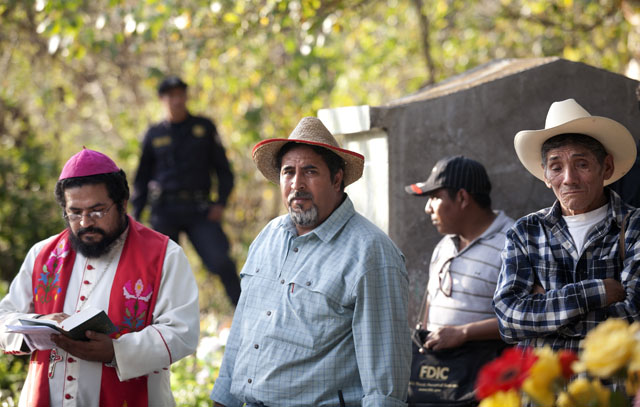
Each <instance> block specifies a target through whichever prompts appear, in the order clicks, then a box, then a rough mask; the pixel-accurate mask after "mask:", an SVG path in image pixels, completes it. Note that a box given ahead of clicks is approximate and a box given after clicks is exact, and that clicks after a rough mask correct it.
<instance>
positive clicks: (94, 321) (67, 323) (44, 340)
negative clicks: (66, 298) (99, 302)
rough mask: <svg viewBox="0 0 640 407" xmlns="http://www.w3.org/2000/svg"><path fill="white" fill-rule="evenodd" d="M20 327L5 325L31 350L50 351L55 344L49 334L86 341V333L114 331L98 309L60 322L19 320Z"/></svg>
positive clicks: (111, 323) (84, 311) (109, 321)
mask: <svg viewBox="0 0 640 407" xmlns="http://www.w3.org/2000/svg"><path fill="white" fill-rule="evenodd" d="M19 321H20V323H21V324H22V325H7V331H8V332H13V333H21V334H23V335H24V337H25V341H26V342H27V345H29V347H30V348H31V349H32V350H33V349H41V350H45V349H51V348H53V347H55V344H54V343H53V342H52V341H51V339H50V335H51V334H61V335H64V336H66V337H68V338H71V339H73V340H80V341H87V340H88V338H87V337H86V335H85V332H86V331H95V332H99V333H103V334H110V333H112V332H114V331H115V330H116V327H115V326H114V325H113V322H111V320H110V319H109V317H108V316H107V314H106V313H105V312H104V311H103V310H100V309H98V308H91V307H90V308H86V309H84V310H82V311H80V312H78V313H75V314H73V315H71V316H70V317H68V318H67V319H65V320H64V321H62V322H55V321H51V320H47V319H34V318H24V319H19Z"/></svg>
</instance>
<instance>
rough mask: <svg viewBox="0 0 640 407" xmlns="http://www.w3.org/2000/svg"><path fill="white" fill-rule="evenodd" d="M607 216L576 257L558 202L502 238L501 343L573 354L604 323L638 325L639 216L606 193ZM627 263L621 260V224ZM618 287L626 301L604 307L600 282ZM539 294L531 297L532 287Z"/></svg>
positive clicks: (497, 298) (497, 307)
mask: <svg viewBox="0 0 640 407" xmlns="http://www.w3.org/2000/svg"><path fill="white" fill-rule="evenodd" d="M605 191H608V192H607V193H608V194H609V203H608V208H607V216H606V217H605V218H604V219H603V220H602V221H600V222H599V223H598V224H597V225H595V227H594V228H593V230H592V231H591V232H590V233H589V234H588V236H587V238H586V241H585V245H584V251H583V252H582V254H581V255H580V254H579V251H578V249H577V248H576V246H575V243H574V242H573V239H572V238H571V234H570V233H569V229H568V227H567V224H566V222H565V221H564V219H563V218H562V212H561V208H560V204H559V202H558V201H556V202H555V204H554V205H553V206H552V207H551V208H546V209H543V210H541V211H539V212H536V213H533V214H530V215H528V216H525V217H524V218H521V219H519V220H518V221H517V222H516V224H515V225H514V227H513V228H512V229H511V230H509V231H508V232H507V243H506V247H505V250H504V251H503V252H502V256H503V266H502V270H501V272H500V278H499V280H498V287H497V289H496V293H495V295H494V307H495V311H496V314H497V316H498V322H499V324H500V333H501V334H502V337H503V338H504V339H505V341H507V342H509V343H519V344H520V345H522V346H528V345H532V346H536V347H542V346H544V345H549V346H551V347H552V348H553V349H573V350H576V351H577V350H578V349H579V345H580V341H581V339H583V338H584V337H585V335H586V334H587V332H588V331H589V330H591V329H593V328H594V327H595V326H596V325H597V324H598V323H600V322H602V321H604V320H606V319H607V318H609V317H614V318H624V319H626V320H627V321H629V322H633V321H637V320H640V292H639V291H638V288H640V287H638V282H639V281H640V280H639V278H640V267H638V262H639V261H640V240H639V237H640V211H638V210H636V209H635V208H633V207H631V206H628V205H626V204H625V203H624V202H622V200H621V199H620V197H619V196H618V195H617V194H616V193H615V192H613V191H611V190H609V189H608V188H607V189H605ZM627 213H629V217H628V218H627V222H626V228H625V246H626V247H625V260H624V263H623V262H622V261H621V259H620V253H619V236H620V225H622V221H623V219H624V218H625V216H626V215H627ZM605 278H614V279H616V280H618V281H620V282H621V283H622V286H623V287H624V290H625V292H626V298H625V300H624V301H622V302H617V303H614V304H612V305H610V306H606V293H605V288H604V283H603V281H602V280H603V279H605ZM536 284H537V285H541V286H542V287H543V288H544V290H545V293H544V294H531V293H532V290H533V286H534V285H536Z"/></svg>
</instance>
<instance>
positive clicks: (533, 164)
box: [513, 99, 636, 185]
mask: <svg viewBox="0 0 640 407" xmlns="http://www.w3.org/2000/svg"><path fill="white" fill-rule="evenodd" d="M566 133H577V134H584V135H586V136H590V137H593V138H594V139H596V140H598V141H599V142H600V143H602V145H603V146H604V148H605V150H607V153H609V154H611V155H612V156H613V163H614V164H613V165H614V172H613V175H612V176H611V178H609V179H608V180H605V181H604V185H609V184H611V183H612V182H615V181H617V180H618V179H620V178H621V177H622V176H623V175H624V174H626V173H627V171H629V169H631V166H633V163H634V162H635V160H636V143H635V140H634V139H633V136H631V133H629V130H627V128H626V127H624V126H623V125H622V124H620V123H618V122H616V121H615V120H611V119H607V118H606V117H600V116H591V115H590V114H589V112H587V111H586V110H585V109H584V108H583V107H582V106H580V105H579V104H578V102H576V101H575V100H574V99H567V100H563V101H561V102H554V103H552V104H551V107H550V108H549V112H548V113H547V120H546V122H545V124H544V129H543V130H522V131H520V132H518V134H516V137H515V138H514V139H513V145H514V146H515V148H516V154H518V158H519V159H520V162H521V163H522V165H524V167H525V168H526V169H527V171H529V172H530V173H531V174H533V175H534V176H535V177H536V178H538V179H540V180H542V181H544V180H545V179H544V170H543V169H542V155H541V149H542V144H543V143H544V142H545V141H547V140H548V139H550V138H551V137H553V136H557V135H559V134H566Z"/></svg>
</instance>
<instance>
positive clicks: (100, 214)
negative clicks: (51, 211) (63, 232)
mask: <svg viewBox="0 0 640 407" xmlns="http://www.w3.org/2000/svg"><path fill="white" fill-rule="evenodd" d="M115 204H116V203H115V202H114V203H112V204H111V205H110V206H109V207H108V208H107V209H104V210H102V211H91V212H89V213H87V214H84V213H67V212H66V211H65V212H64V217H65V218H66V219H67V220H68V221H69V222H78V221H80V220H81V219H82V217H83V216H86V217H88V218H89V219H91V220H93V221H96V220H98V219H102V218H104V216H105V215H106V214H107V212H109V209H111V208H112V207H113V205H115Z"/></svg>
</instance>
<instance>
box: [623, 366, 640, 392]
mask: <svg viewBox="0 0 640 407" xmlns="http://www.w3.org/2000/svg"><path fill="white" fill-rule="evenodd" d="M624 389H625V391H626V392H627V395H629V396H634V395H635V394H637V393H638V390H640V372H638V371H635V372H629V373H628V374H627V379H626V380H625V381H624Z"/></svg>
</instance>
